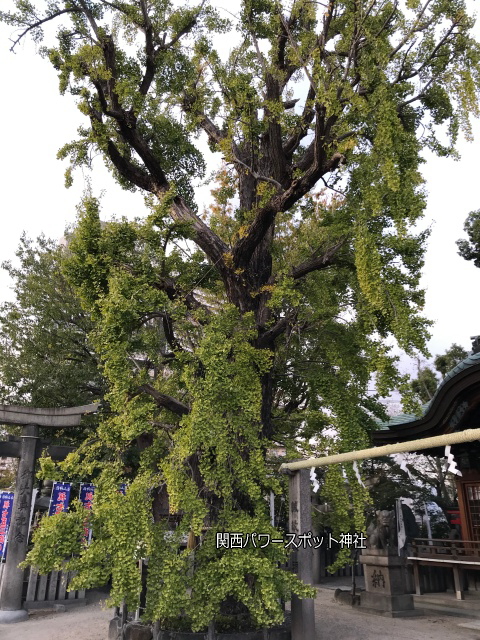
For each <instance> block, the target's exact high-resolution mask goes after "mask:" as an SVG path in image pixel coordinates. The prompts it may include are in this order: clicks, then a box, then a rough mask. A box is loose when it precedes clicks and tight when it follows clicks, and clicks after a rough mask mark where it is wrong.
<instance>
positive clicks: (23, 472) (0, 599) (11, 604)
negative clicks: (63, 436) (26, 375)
mask: <svg viewBox="0 0 480 640" xmlns="http://www.w3.org/2000/svg"><path fill="white" fill-rule="evenodd" d="M98 406H99V405H98V404H90V405H84V406H81V407H72V408H63V407H62V408H59V409H37V408H33V407H17V406H9V405H0V424H7V425H21V426H22V435H21V436H20V438H13V439H10V440H8V441H6V442H0V457H15V458H19V465H18V471H17V480H16V484H15V494H14V501H13V513H12V520H11V525H10V528H9V531H8V553H7V559H6V563H5V566H4V568H3V575H2V582H1V587H0V623H9V622H19V621H21V620H24V619H26V618H27V615H28V614H27V612H26V610H25V609H24V608H23V607H22V591H23V576H24V570H23V569H20V568H19V567H18V565H19V564H20V563H21V562H23V561H24V560H25V557H26V554H27V545H28V531H29V525H30V514H31V504H32V492H33V483H34V479H35V463H36V460H37V458H38V457H39V456H40V454H41V452H42V450H43V449H46V451H47V454H48V455H50V456H51V457H52V458H53V459H54V460H63V459H64V458H65V457H66V456H67V455H68V454H69V453H70V452H71V451H73V447H63V446H49V445H48V443H47V442H45V441H43V440H42V439H41V438H40V435H39V428H40V427H43V428H47V429H68V428H69V427H74V426H78V425H79V424H80V422H81V419H82V416H83V415H86V414H89V413H95V412H96V411H97V410H98Z"/></svg>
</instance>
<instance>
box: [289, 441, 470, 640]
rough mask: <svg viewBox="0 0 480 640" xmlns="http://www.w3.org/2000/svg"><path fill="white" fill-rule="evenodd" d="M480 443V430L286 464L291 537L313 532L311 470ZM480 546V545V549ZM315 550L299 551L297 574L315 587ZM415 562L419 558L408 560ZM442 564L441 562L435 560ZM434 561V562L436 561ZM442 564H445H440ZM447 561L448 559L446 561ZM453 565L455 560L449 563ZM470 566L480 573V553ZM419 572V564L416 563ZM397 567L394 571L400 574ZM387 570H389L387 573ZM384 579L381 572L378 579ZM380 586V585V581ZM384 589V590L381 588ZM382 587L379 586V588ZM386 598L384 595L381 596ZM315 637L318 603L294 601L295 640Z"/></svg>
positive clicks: (383, 562) (384, 581)
mask: <svg viewBox="0 0 480 640" xmlns="http://www.w3.org/2000/svg"><path fill="white" fill-rule="evenodd" d="M479 439H480V429H467V430H465V431H461V432H455V433H449V434H445V435H441V436H435V437H430V438H423V439H419V440H411V441H407V442H399V443H396V444H390V445H385V446H380V447H372V448H371V449H364V450H361V451H350V452H348V453H341V454H337V455H332V456H326V457H324V458H309V459H307V460H299V461H296V462H288V463H284V464H282V465H281V466H280V470H281V471H284V472H286V473H288V474H289V476H290V482H289V528H290V532H291V533H295V534H297V535H301V534H302V533H306V532H307V531H311V524H312V521H311V487H310V473H309V470H310V469H311V468H312V467H322V466H329V465H332V464H341V463H343V462H355V461H359V460H365V459H368V458H379V457H382V456H387V455H392V454H398V453H407V452H419V451H424V450H425V449H429V450H432V451H433V450H435V449H437V450H438V449H439V448H442V449H441V450H442V452H443V448H444V447H446V446H452V445H460V444H463V443H472V442H475V441H477V440H479ZM470 488H471V492H470V493H468V489H467V494H468V495H471V496H472V502H473V503H475V504H474V506H476V504H480V502H478V497H479V496H478V494H477V493H476V488H473V487H470ZM479 546H480V545H479ZM312 552H313V549H312V548H306V549H303V548H301V547H300V548H299V549H298V550H297V552H296V553H297V558H296V564H297V567H298V568H297V574H298V577H299V578H300V579H301V580H303V581H304V582H306V583H307V584H313V580H312V578H313V576H312ZM408 559H409V560H412V561H414V560H415V558H408ZM435 559H437V560H438V558H435ZM435 559H433V558H430V560H435ZM380 560H381V561H380V562H379V566H384V567H385V568H387V567H388V568H390V567H389V565H391V564H392V567H393V564H395V563H391V562H390V557H389V556H388V555H387V556H385V558H384V559H383V558H381V559H380ZM440 561H441V560H440ZM443 561H445V556H444V558H443ZM449 561H450V562H451V560H449ZM459 562H465V564H467V565H469V566H473V565H477V567H478V568H479V569H480V553H479V554H478V558H477V553H476V552H475V550H473V553H472V554H469V557H467V558H466V559H465V561H462V560H460V561H459ZM415 566H416V567H417V570H418V564H417V563H415ZM396 568H397V567H393V569H394V570H396ZM385 570H386V569H385ZM454 571H456V573H455V576H456V578H455V585H456V588H457V590H458V588H459V587H458V585H459V581H458V580H459V578H458V575H459V568H458V566H457V567H456V569H454ZM378 575H380V574H379V573H378V572H377V573H375V576H376V577H378ZM386 575H387V578H385V577H384V575H383V573H382V583H381V585H383V588H386V587H387V588H390V584H389V582H390V580H389V578H390V576H389V574H386ZM377 582H378V581H377ZM381 585H380V586H381ZM377 586H379V585H377ZM380 595H384V594H380ZM395 595H396V594H395V593H393V595H392V594H390V597H395ZM314 637H315V614H314V600H313V599H303V600H299V599H298V598H295V597H293V598H292V640H304V639H305V638H314Z"/></svg>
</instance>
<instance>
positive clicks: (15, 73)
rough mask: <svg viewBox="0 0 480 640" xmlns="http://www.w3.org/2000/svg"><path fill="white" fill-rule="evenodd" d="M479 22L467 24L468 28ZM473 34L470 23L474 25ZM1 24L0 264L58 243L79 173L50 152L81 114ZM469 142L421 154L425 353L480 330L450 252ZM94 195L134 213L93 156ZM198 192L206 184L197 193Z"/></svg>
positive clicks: (479, 131)
mask: <svg viewBox="0 0 480 640" xmlns="http://www.w3.org/2000/svg"><path fill="white" fill-rule="evenodd" d="M478 25H479V22H478V21H477V27H478ZM477 32H478V35H479V38H480V28H477ZM10 34H11V30H10V29H8V28H7V27H5V26H4V25H0V74H1V86H2V99H1V100H0V123H1V125H0V127H1V131H2V137H1V142H2V147H3V152H2V153H1V155H0V186H1V199H0V208H1V227H0V261H3V260H8V259H12V258H14V254H15V250H16V247H17V246H18V242H19V238H20V236H21V234H22V232H23V231H26V232H27V234H28V236H29V237H31V238H35V237H37V236H38V235H39V234H40V233H42V232H43V233H44V234H45V235H46V236H48V237H51V238H54V239H58V238H60V237H61V236H62V235H63V232H64V229H65V227H66V226H67V225H69V224H71V223H73V222H74V221H75V218H76V205H77V204H78V202H79V199H80V197H81V193H82V191H83V189H84V188H85V186H86V178H87V175H86V176H85V177H84V176H82V175H81V174H80V173H79V172H77V173H76V174H75V176H74V177H75V180H74V186H73V187H72V188H71V189H69V190H67V189H65V188H64V184H63V182H64V175H63V174H64V170H65V163H64V162H61V161H59V160H57V159H56V153H57V151H58V149H59V148H60V147H61V146H62V145H63V144H64V143H65V142H69V141H71V140H73V139H74V138H75V133H76V129H77V127H78V126H79V125H80V124H82V122H83V121H84V117H83V116H82V115H81V114H80V113H79V112H78V111H77V110H76V108H75V106H74V103H73V99H72V98H71V97H70V96H64V97H62V96H60V95H59V93H58V82H57V77H56V72H55V71H54V69H53V68H52V67H51V66H50V64H49V62H48V61H46V60H44V59H41V58H40V57H38V56H35V55H34V47H33V45H32V44H31V43H25V44H24V45H21V46H20V47H18V49H17V50H16V51H17V52H16V54H12V53H10V51H9V41H8V37H9V35H10ZM474 133H475V142H473V143H467V142H465V141H461V142H460V144H459V149H460V153H461V160H460V161H454V160H452V159H441V158H436V157H434V156H432V154H430V153H426V154H425V158H426V160H427V162H426V164H424V165H423V169H422V170H423V174H424V176H425V178H426V180H427V185H426V186H427V190H428V207H427V210H426V216H425V219H424V221H423V223H422V227H423V226H430V225H432V234H431V237H430V241H429V249H428V252H427V255H426V263H425V267H424V276H423V286H424V287H425V288H426V292H427V295H426V307H425V315H426V316H427V317H429V318H430V319H432V320H434V321H435V325H434V327H433V330H432V334H433V336H432V339H431V341H430V343H429V348H430V351H431V352H432V354H433V355H435V354H437V353H440V352H442V351H444V350H445V349H446V348H448V347H449V346H450V345H451V344H452V343H453V342H456V343H458V344H460V345H462V346H464V347H465V348H466V349H470V340H469V338H470V336H473V335H476V334H480V313H479V311H480V296H479V295H478V291H479V285H480V269H477V268H475V267H474V266H473V264H472V263H471V262H466V261H465V260H463V259H462V258H461V257H460V256H458V254H457V247H456V244H455V241H456V240H457V239H459V238H461V237H464V236H465V234H464V232H463V224H464V221H465V218H466V216H467V214H468V213H469V212H470V211H472V210H474V209H480V189H479V185H480V170H479V169H480V163H479V161H478V141H479V140H480V123H479V122H478V121H477V122H475V123H474ZM90 177H91V181H92V186H93V191H94V193H95V195H98V194H99V192H100V191H101V190H105V195H104V197H103V200H102V217H103V218H105V219H108V218H109V217H111V216H112V215H113V214H115V215H116V216H122V215H125V216H128V217H130V218H132V217H135V216H141V215H143V213H144V211H145V209H144V205H143V198H142V196H141V195H140V194H139V193H136V194H131V193H129V192H125V191H122V190H121V189H120V188H119V187H118V186H117V185H115V183H114V182H113V180H112V179H111V178H110V176H109V174H108V173H107V171H106V169H105V168H104V167H103V165H102V163H101V161H97V164H96V167H95V172H94V174H93V175H91V176H90ZM203 192H204V193H207V194H208V190H205V189H204V190H203ZM6 299H12V293H11V291H10V290H9V280H8V277H7V275H6V274H5V273H4V272H3V271H2V272H1V273H0V300H6Z"/></svg>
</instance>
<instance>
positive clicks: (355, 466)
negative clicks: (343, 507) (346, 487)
mask: <svg viewBox="0 0 480 640" xmlns="http://www.w3.org/2000/svg"><path fill="white" fill-rule="evenodd" d="M353 470H354V472H355V475H356V476H357V480H358V484H359V485H361V486H362V487H363V488H364V489H365V485H364V484H363V480H362V476H361V475H360V471H359V470H358V465H357V461H356V460H354V461H353Z"/></svg>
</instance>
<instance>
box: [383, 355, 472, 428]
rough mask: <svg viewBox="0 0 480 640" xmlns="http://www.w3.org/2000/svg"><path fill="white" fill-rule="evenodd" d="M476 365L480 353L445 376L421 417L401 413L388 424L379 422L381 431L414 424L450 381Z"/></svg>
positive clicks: (469, 357)
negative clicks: (410, 423)
mask: <svg viewBox="0 0 480 640" xmlns="http://www.w3.org/2000/svg"><path fill="white" fill-rule="evenodd" d="M474 365H480V353H474V354H472V355H469V356H468V357H467V358H465V360H462V361H461V362H459V363H458V364H457V365H456V366H455V367H454V368H453V369H452V370H451V371H449V372H448V373H447V374H446V375H445V377H444V378H443V380H442V381H441V383H440V384H439V385H438V387H437V390H436V391H435V394H434V396H433V398H432V399H431V400H430V401H429V402H427V403H426V404H423V405H422V406H421V414H420V415H415V414H412V413H399V414H398V415H396V416H394V417H393V418H390V420H387V421H386V422H379V424H378V429H379V430H386V429H394V428H395V427H397V426H400V425H402V424H407V423H409V422H414V421H415V420H418V419H419V418H421V417H422V416H424V415H425V414H426V413H427V412H428V410H429V408H430V407H431V405H432V404H433V403H434V402H435V400H436V398H437V396H438V395H439V394H440V393H441V390H442V389H443V387H444V386H445V385H446V384H447V383H448V382H449V380H451V379H452V378H454V377H455V376H457V375H458V374H459V373H462V371H465V370H466V369H469V368H470V367H473V366H474Z"/></svg>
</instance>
